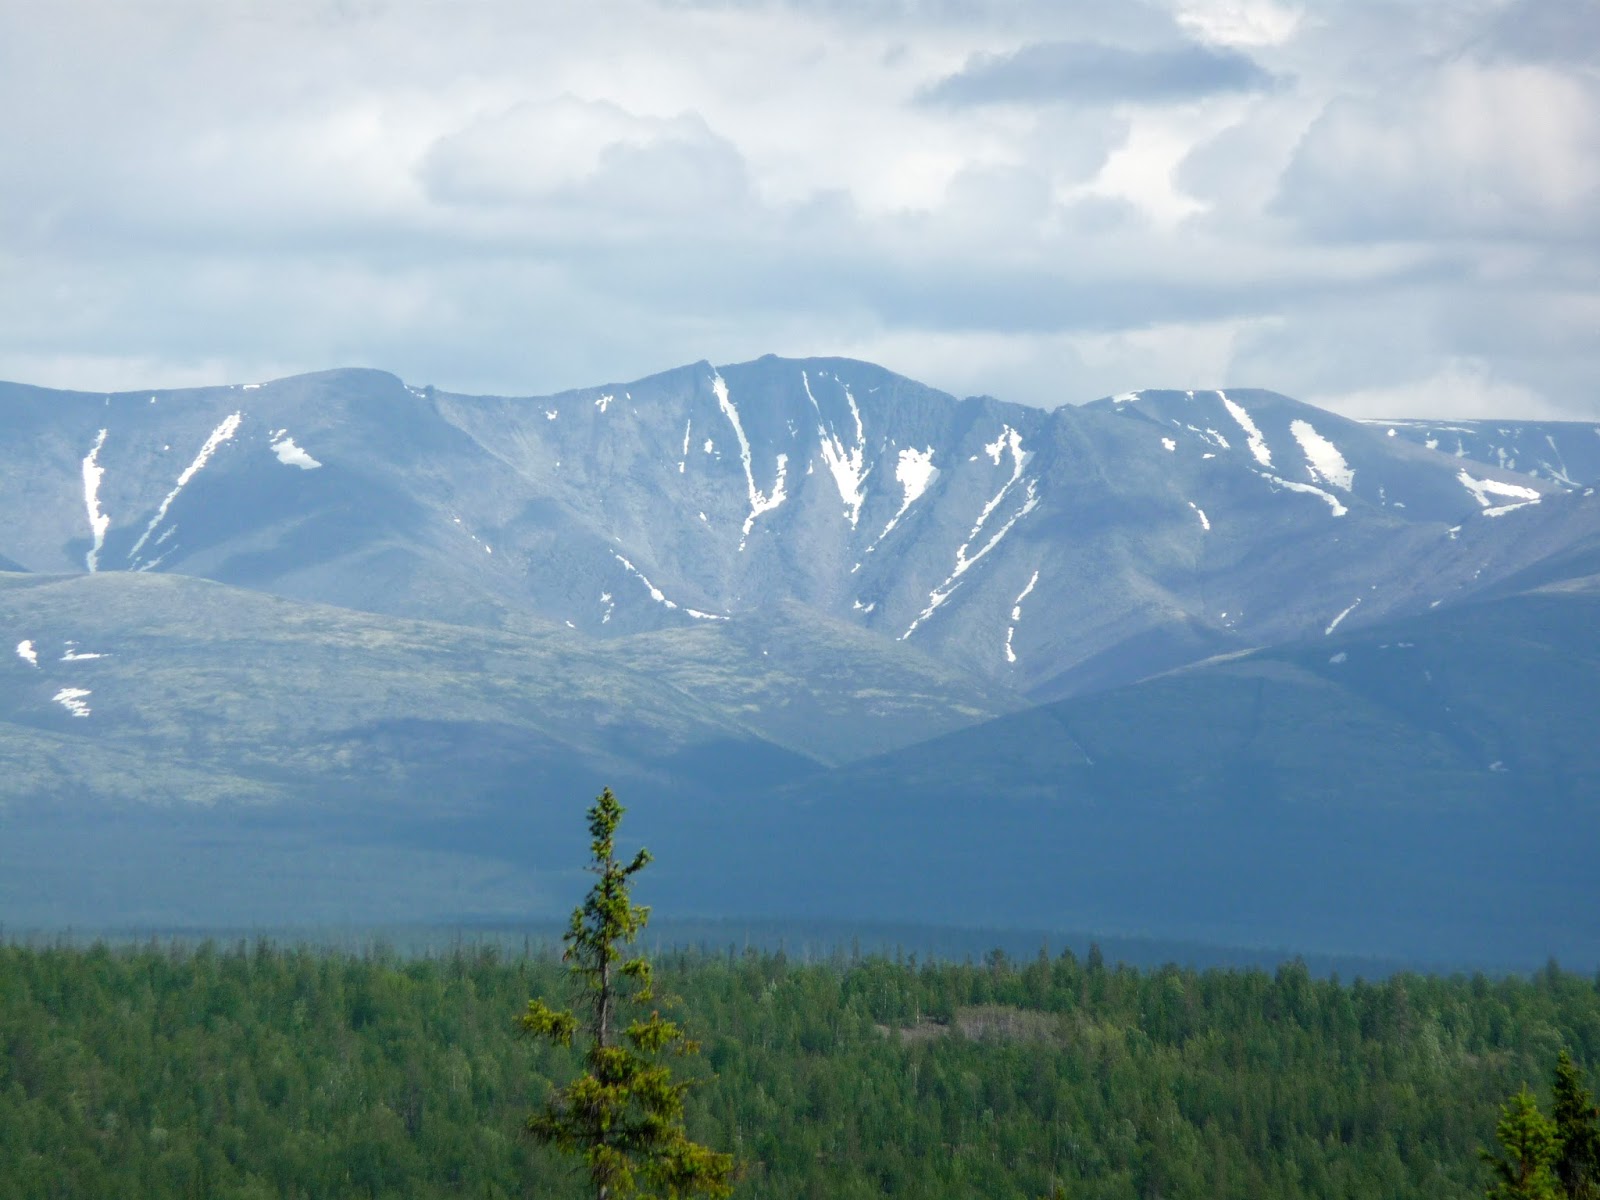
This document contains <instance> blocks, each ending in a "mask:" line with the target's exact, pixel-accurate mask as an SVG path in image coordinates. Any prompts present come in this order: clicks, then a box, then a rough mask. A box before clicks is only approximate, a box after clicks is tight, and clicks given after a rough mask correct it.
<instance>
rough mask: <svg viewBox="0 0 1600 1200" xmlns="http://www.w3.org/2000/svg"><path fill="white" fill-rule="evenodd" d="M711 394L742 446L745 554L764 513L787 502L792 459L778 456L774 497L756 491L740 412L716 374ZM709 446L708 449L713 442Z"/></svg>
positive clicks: (748, 446)
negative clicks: (746, 490)
mask: <svg viewBox="0 0 1600 1200" xmlns="http://www.w3.org/2000/svg"><path fill="white" fill-rule="evenodd" d="M711 390H712V391H713V392H715V393H716V396H717V407H718V408H720V409H722V414H723V416H725V417H727V418H728V424H730V425H732V426H733V436H734V438H735V439H737V440H738V443H739V462H740V464H741V465H742V466H743V467H744V480H745V484H746V486H747V487H748V488H749V490H750V515H749V516H748V517H746V518H745V519H744V529H743V531H742V532H741V533H740V535H739V549H740V550H741V551H742V550H743V549H744V545H745V541H746V539H748V538H749V536H750V530H751V529H752V528H753V527H754V526H755V523H756V518H757V517H759V516H760V515H761V514H762V513H765V512H771V511H772V510H773V509H775V508H777V507H778V505H780V504H782V503H783V502H784V500H785V499H786V498H787V497H786V496H785V495H784V491H783V481H784V476H785V475H786V474H787V473H788V470H789V456H788V455H787V454H780V455H778V478H777V481H776V482H775V483H774V484H773V485H772V494H771V495H768V494H766V493H764V492H763V491H762V490H761V489H760V488H758V487H756V477H755V473H754V472H753V471H752V470H751V469H750V440H749V439H748V438H747V437H745V435H744V424H743V423H742V422H741V421H740V420H739V410H738V409H737V408H735V407H734V406H733V400H732V399H731V398H730V397H729V395H728V385H727V384H726V383H725V382H724V381H723V378H722V376H721V375H719V374H717V373H716V372H712V375H711ZM706 445H707V447H708V449H709V447H710V442H707V443H706Z"/></svg>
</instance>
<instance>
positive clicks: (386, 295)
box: [0, 0, 1600, 411]
mask: <svg viewBox="0 0 1600 1200" xmlns="http://www.w3.org/2000/svg"><path fill="white" fill-rule="evenodd" d="M1559 8H1560V0H1522V3H1521V4H1520V5H1517V6H1513V7H1512V8H1507V7H1506V5H1504V4H1502V3H1500V2H1499V0H1463V3H1460V4H1451V5H1416V4H1413V3H1409V2H1404V0H1350V3H1348V4H1343V3H1342V4H1340V5H1337V6H1331V5H1329V6H1303V7H1296V6H1293V5H1291V4H1289V3H1286V2H1283V0H1161V3H1135V2H1130V0H1084V2H1083V3H1076V4H1073V5H1061V4H1059V3H1053V2H1051V0H1012V2H1008V3H1006V4H999V5H996V4H988V3H982V2H980V0H942V2H941V3H939V4H937V5H931V6H913V7H908V6H906V5H904V4H900V3H895V2H894V0H877V2H874V3H865V4H846V3H844V2H843V0H787V2H785V0H749V2H744V0H707V2H706V3H695V2H692V0H606V2H605V3H602V4H599V5H590V6H577V5H558V4H554V3H542V2H535V3H531V4H530V3H525V2H523V0H516V2H513V0H478V2H475V3H473V4H470V5H454V6H445V5H437V4H433V3H427V2H424V0H385V2H384V3H381V4H350V3H346V2H341V0H280V2H279V3H277V4H274V5H270V6H260V7H256V6H252V7H240V6H219V5H215V4H211V3H206V2H204V0H169V2H168V3H164V4H162V5H120V6H119V5H112V6H97V7H96V10H95V11H96V20H95V21H94V22H86V21H84V20H82V19H81V14H82V10H81V9H80V8H78V7H77V6H75V5H72V4H65V5H48V6H47V5H37V6H33V7H31V8H29V9H27V11H26V16H25V17H23V18H21V19H19V20H16V21H13V22H10V23H9V27H8V30H7V35H8V41H7V50H8V56H7V59H8V70H7V71H6V72H5V73H3V74H0V107H3V109H4V111H5V112H6V113H7V119H6V121H4V122H0V271H3V272H4V274H5V277H6V281H7V286H6V288H5V289H0V377H9V378H20V379H25V380H31V381H37V382H41V383H53V384H65V385H78V386H84V387H92V388H107V387H124V386H127V387H133V386H160V385H164V384H188V383H196V382H209V381H222V380H228V381H239V380H252V379H259V378H262V377H266V376H271V375H279V374H284V373H288V372H291V371H295V370H310V369H317V368H323V367H327V366H331V365H339V364H353V365H368V366H377V367H383V368H386V369H389V370H393V371H395V372H397V373H399V374H401V375H403V376H405V377H406V378H408V379H410V380H413V381H415V382H434V383H437V384H438V385H440V386H442V387H457V388H463V389H471V390H480V391H500V392H515V393H529V392H539V391H553V390H556V389H559V388H562V387H567V386H578V385H582V384H586V383H592V382H595V381H596V380H602V379H618V378H626V377H629V376H632V375H636V374H643V373H645V372H647V371H650V370H654V369H660V368H664V367H667V366H671V365H674V364H677V363H680V362H684V361H691V360H693V359H696V358H699V357H710V358H713V359H718V360H721V361H731V360H737V359H743V358H751V357H755V356H756V355H758V354H761V353H764V352H767V351H775V352H781V353H805V352H817V353H854V354H859V355H862V356H865V357H873V358H881V359H882V360H883V361H884V362H885V364H886V365H888V366H891V367H894V368H895V369H898V370H901V371H904V372H905V373H907V374H910V375H913V376H919V377H922V378H925V379H927V380H928V381H929V382H931V383H934V384H936V385H941V386H945V387H947V388H950V389H951V390H957V391H988V392H992V393H995V394H999V395H1008V396H1012V397H1015V398H1018V399H1025V400H1029V401H1033V402H1037V403H1046V404H1051V403H1058V402H1060V401H1062V400H1068V399H1086V398H1091V397H1093V396H1096V395H1101V394H1105V393H1108V392H1116V391H1121V390H1124V389H1126V388H1128V387H1135V386H1155V385H1160V384H1164V383H1165V384H1171V385H1175V386H1188V385H1190V384H1191V383H1195V384H1199V385H1200V386H1210V385H1213V384H1221V385H1227V384H1229V383H1250V384H1256V385H1261V386H1267V387H1276V388H1278V389H1280V390H1283V391H1287V392H1290V393H1291V394H1293V393H1299V394H1303V395H1306V396H1308V397H1313V396H1315V397H1324V398H1329V397H1331V398H1335V399H1339V398H1348V397H1354V399H1351V400H1348V402H1349V403H1357V404H1359V403H1366V402H1367V401H1366V399H1364V397H1368V396H1369V395H1372V394H1378V393H1381V392H1382V390H1383V389H1385V388H1392V387H1400V386H1407V387H1409V386H1411V385H1410V384H1408V383H1406V382H1405V381H1415V380H1424V381H1426V380H1434V379H1440V378H1443V379H1447V380H1448V379H1452V378H1455V377H1456V376H1463V375H1464V376H1466V377H1470V378H1472V379H1479V380H1481V379H1488V380H1490V381H1492V384H1493V386H1489V385H1484V386H1482V387H1480V388H1478V390H1477V391H1476V392H1473V391H1471V390H1470V389H1469V388H1467V387H1466V385H1461V386H1457V387H1455V388H1454V391H1453V393H1451V390H1450V389H1448V388H1439V389H1435V391H1434V392H1433V393H1430V394H1431V395H1439V396H1443V395H1446V394H1447V393H1450V394H1456V395H1460V396H1469V395H1471V396H1477V397H1479V398H1480V399H1474V400H1472V401H1471V402H1472V403H1479V402H1480V401H1481V402H1482V403H1489V402H1491V401H1495V402H1504V403H1507V404H1518V405H1523V406H1527V405H1533V404H1543V405H1547V406H1552V407H1558V408H1561V409H1563V410H1572V411H1577V410H1580V409H1582V408H1584V406H1588V409H1589V410H1590V411H1596V410H1600V401H1597V400H1596V397H1595V394H1594V392H1593V389H1592V386H1591V385H1590V383H1589V380H1591V379H1592V378H1593V377H1594V375H1595V374H1596V372H1600V362H1597V361H1596V359H1597V357H1600V351H1597V350H1595V349H1594V348H1593V346H1592V343H1593V340H1594V339H1593V336H1592V330H1593V328H1594V316H1595V313H1596V310H1597V309H1600V282H1597V281H1600V244H1597V232H1596V229H1597V227H1596V218H1595V216H1594V214H1595V213H1596V212H1597V211H1600V207H1597V204H1596V201H1597V200H1600V182H1597V172H1600V140H1597V136H1596V129H1597V124H1596V123H1597V111H1600V108H1597V105H1596V101H1595V95H1594V89H1595V83H1594V80H1593V76H1592V72H1591V73H1586V70H1587V68H1585V67H1584V66H1583V64H1582V63H1581V61H1575V59H1574V55H1573V53H1572V51H1571V42H1572V40H1573V37H1574V33H1573V20H1572V18H1571V17H1570V15H1567V16H1562V15H1561V13H1560V12H1559V11H1558V10H1559ZM1514 10H1515V11H1516V12H1522V11H1524V10H1526V11H1527V12H1530V13H1532V12H1533V11H1534V10H1538V12H1542V13H1543V14H1544V16H1543V17H1542V18H1540V20H1539V21H1538V22H1535V23H1534V24H1530V23H1529V22H1528V21H1522V20H1521V19H1520V18H1519V20H1518V21H1516V22H1512V24H1510V25H1508V24H1507V23H1506V22H1507V21H1510V17H1511V14H1512V13H1513V11H1514ZM1552 14H1554V15H1552ZM1534 15H1535V16H1537V15H1538V14H1537V13H1534ZM1530 28H1531V29H1534V31H1535V34H1536V35H1537V36H1535V35H1534V34H1529V33H1528V32H1527V30H1528V29H1530ZM1518 30H1520V31H1522V32H1517V31H1518ZM1197 41H1199V42H1201V43H1204V44H1205V46H1206V47H1209V49H1208V50H1206V52H1205V54H1204V55H1202V56H1201V57H1202V58H1205V60H1206V61H1208V62H1212V63H1213V65H1215V63H1218V62H1220V63H1222V64H1223V65H1224V66H1226V65H1228V64H1230V63H1231V64H1233V66H1234V67H1235V68H1241V69H1242V64H1252V63H1253V64H1258V65H1259V68H1260V71H1261V72H1263V73H1265V74H1267V75H1270V77H1271V78H1272V80H1273V81H1274V86H1272V87H1269V88H1265V89H1258V90H1252V87H1253V85H1251V86H1249V87H1245V88H1244V90H1240V89H1239V88H1238V87H1233V88H1232V90H1229V88H1223V89H1222V90H1221V91H1220V92H1210V91H1207V89H1206V88H1189V89H1188V90H1187V91H1186V92H1184V94H1183V95H1182V96H1180V97H1177V98H1176V99H1174V97H1172V96H1170V95H1169V96H1167V97H1166V98H1165V99H1164V100H1163V101H1162V102H1161V103H1152V102H1150V99H1151V98H1150V96H1149V95H1147V94H1146V95H1143V96H1140V95H1135V94H1133V93H1134V91H1137V89H1131V90H1130V89H1128V88H1123V89H1122V90H1120V91H1118V92H1117V93H1116V95H1114V96H1108V97H1105V98H1098V99H1097V101H1096V103H1093V104H1081V103H1071V102H1066V101H1064V100H1063V99H1062V97H1061V96H1060V95H1055V96H1054V98H1053V99H1051V98H1045V99H1043V100H1041V101H1040V102H1039V103H1027V102H1023V101H1022V100H1019V99H1018V98H1016V97H1013V99H1012V100H1009V101H1007V102H1006V103H1003V104H988V103H984V104H969V105H965V106H951V105H934V104H928V103H926V102H923V101H921V100H919V97H920V96H923V95H924V94H925V93H926V92H927V90H928V89H929V88H930V87H933V86H935V85H937V84H938V82H939V81H940V80H945V79H949V78H950V77H952V76H954V75H957V74H958V73H960V72H961V71H962V70H963V67H964V66H966V65H967V64H969V63H973V62H979V63H982V62H997V61H1004V60H1006V56H1008V55H1011V56H1013V57H1014V56H1015V54H1016V52H1017V51H1018V50H1019V48H1021V47H1026V46H1030V45H1032V46H1039V45H1045V46H1049V45H1056V46H1058V47H1059V46H1060V45H1062V44H1066V43H1076V44H1081V45H1090V44H1092V45H1094V46H1097V47H1102V48H1104V47H1110V48H1113V49H1114V51H1115V53H1113V54H1111V56H1110V58H1109V59H1108V60H1107V61H1111V60H1112V59H1114V60H1115V61H1126V62H1153V61H1163V60H1162V58H1161V56H1162V55H1167V56H1169V58H1170V56H1172V55H1174V54H1176V53H1179V49H1175V48H1182V47H1184V46H1188V47H1191V48H1193V47H1194V45H1195V43H1196V42H1197ZM1207 55H1209V58H1207V57H1206V56H1207ZM1196 61H1199V60H1196ZM1222 78H1223V80H1224V82H1226V80H1227V78H1232V77H1229V76H1227V75H1226V72H1224V76H1223V77H1222ZM1239 78H1240V79H1243V80H1244V82H1245V83H1246V84H1248V83H1249V78H1253V76H1251V74H1250V72H1249V71H1246V72H1245V73H1244V74H1243V75H1241V76H1239ZM1213 82H1216V81H1215V80H1213ZM1047 90H1048V89H1047ZM1058 91H1059V89H1058ZM1023 99H1025V98H1023ZM1102 99H1103V101H1104V102H1101V100H1102ZM1280 181H1281V182H1280ZM1461 364H1468V365H1467V366H1462V365H1461ZM1474 364H1476V365H1474ZM1480 368H1481V370H1480ZM1452 371H1454V372H1455V373H1456V375H1455V376H1452V375H1451V372H1452ZM1474 372H1477V374H1474ZM1397 381H1399V382H1397ZM1458 382H1459V381H1458ZM1340 402H1341V403H1344V402H1346V401H1345V400H1340Z"/></svg>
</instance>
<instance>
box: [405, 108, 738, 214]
mask: <svg viewBox="0 0 1600 1200" xmlns="http://www.w3.org/2000/svg"><path fill="white" fill-rule="evenodd" d="M417 174H418V177H419V179H420V180H421V181H422V183H423V185H424V188H425V189H426V192H427V194H428V196H429V197H430V198H432V199H433V200H436V201H439V202H441V203H445V204H452V205H485V206H514V207H524V208H527V207H533V206H538V205H575V204H577V205H583V206H585V207H586V208H590V207H591V206H594V205H599V206H602V207H603V208H604V209H606V210H608V211H612V212H617V211H619V210H621V211H628V212H634V213H643V212H648V213H653V214H657V215H662V214H672V213H678V214H681V213H685V212H698V213H703V212H704V211H705V210H706V209H707V208H708V207H709V208H713V209H721V208H724V207H726V206H728V205H729V204H730V203H732V202H733V201H735V200H737V199H740V198H742V197H743V196H744V195H745V194H746V191H747V188H748V183H747V179H746V175H745V164H744V160H743V158H742V157H741V156H740V154H739V151H738V150H737V148H735V147H734V146H733V145H732V144H731V143H730V142H728V141H727V140H726V139H724V138H721V137H718V136H717V135H716V134H714V133H713V132H712V131H711V128H710V127H709V126H708V125H707V124H706V122H705V120H704V118H702V117H700V116H699V115H698V114H696V113H683V114H680V115H677V116H673V117H667V118H661V117H650V116H640V115H638V114H635V113H630V112H628V111H626V110H625V109H623V108H621V107H620V106H618V105H616V104H612V103H609V102H607V101H589V100H580V99H577V98H576V97H573V96H570V95H569V96H561V97H558V98H556V99H554V100H550V101H545V102H524V103H521V104H518V105H515V106H513V107H512V108H510V109H508V110H506V111H504V112H501V113H498V114H495V115H493V116H489V117H484V118H481V119H478V120H475V121H473V122H472V123H471V124H469V125H467V126H466V127H465V128H462V129H459V130H456V131H453V132H451V133H449V134H446V135H444V136H443V137H441V138H439V139H438V140H437V141H436V142H435V143H434V144H433V145H432V146H431V147H430V148H429V149H428V151H427V152H426V153H425V154H424V156H423V158H422V161H421V163H420V164H419V166H418V169H417ZM591 211H592V210H591Z"/></svg>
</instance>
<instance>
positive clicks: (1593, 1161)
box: [1550, 1050, 1600, 1200]
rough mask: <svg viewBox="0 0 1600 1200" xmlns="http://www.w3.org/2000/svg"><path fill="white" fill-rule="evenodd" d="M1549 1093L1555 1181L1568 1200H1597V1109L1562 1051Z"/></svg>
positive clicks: (1599, 1111)
mask: <svg viewBox="0 0 1600 1200" xmlns="http://www.w3.org/2000/svg"><path fill="white" fill-rule="evenodd" d="M1550 1091H1551V1094H1552V1096H1553V1098H1554V1101H1555V1103H1554V1108H1553V1111H1552V1112H1551V1119H1552V1120H1553V1121H1554V1122H1555V1127H1556V1146H1557V1149H1556V1161H1555V1173H1556V1178H1557V1179H1559V1180H1560V1181H1561V1186H1562V1188H1563V1189H1565V1191H1566V1193H1567V1195H1568V1196H1569V1197H1570V1200H1600V1108H1597V1107H1596V1106H1595V1102H1594V1096H1593V1094H1592V1093H1590V1091H1589V1089H1588V1088H1586V1087H1585V1086H1584V1085H1583V1072H1582V1071H1581V1070H1580V1069H1579V1068H1578V1065H1577V1064H1576V1063H1574V1062H1573V1061H1572V1055H1570V1054H1568V1053H1567V1052H1566V1051H1565V1050H1563V1051H1561V1053H1560V1054H1559V1055H1558V1056H1557V1057H1556V1070H1555V1078H1554V1080H1553V1081H1552V1083H1551V1088H1550Z"/></svg>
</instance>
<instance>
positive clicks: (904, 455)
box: [867, 446, 939, 554]
mask: <svg viewBox="0 0 1600 1200" xmlns="http://www.w3.org/2000/svg"><path fill="white" fill-rule="evenodd" d="M938 474H939V468H938V467H936V466H934V465H933V447H932V446H929V447H928V448H927V449H926V450H918V449H916V448H915V447H912V446H907V447H906V448H905V449H904V450H902V451H900V458H899V461H897V462H896V463H895V466H894V477H895V481H896V482H897V483H899V484H900V486H901V487H902V488H903V489H905V495H904V499H902V500H901V501H900V511H899V512H897V513H895V514H894V516H892V517H890V518H889V523H888V524H887V525H885V526H884V527H883V532H882V533H880V534H879V535H878V536H877V537H876V538H874V539H873V541H872V545H870V546H868V547H867V553H868V554H871V553H872V552H873V551H874V550H876V549H877V548H878V543H879V542H881V541H883V539H884V538H886V537H888V536H889V533H890V531H892V530H893V529H894V527H895V526H896V525H898V524H900V518H901V517H903V516H905V515H906V510H907V509H908V508H910V507H911V506H912V505H913V504H915V503H916V502H917V501H918V500H919V499H920V498H921V497H922V494H923V493H924V492H926V491H927V490H928V485H929V484H931V483H932V482H933V480H934V477H935V476H936V475H938Z"/></svg>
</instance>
